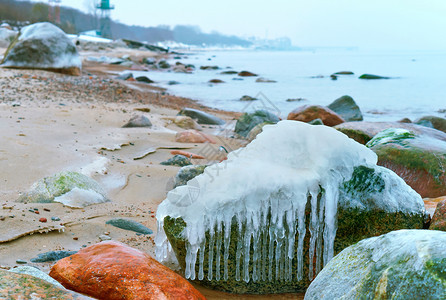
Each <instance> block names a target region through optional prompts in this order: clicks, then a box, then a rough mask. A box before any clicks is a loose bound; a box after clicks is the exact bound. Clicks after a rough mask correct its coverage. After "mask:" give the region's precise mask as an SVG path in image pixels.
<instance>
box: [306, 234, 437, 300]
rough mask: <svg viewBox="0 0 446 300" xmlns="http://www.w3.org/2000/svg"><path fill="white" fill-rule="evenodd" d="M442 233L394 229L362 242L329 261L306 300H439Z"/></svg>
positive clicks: (311, 287)
mask: <svg viewBox="0 0 446 300" xmlns="http://www.w3.org/2000/svg"><path fill="white" fill-rule="evenodd" d="M445 245H446V233H444V232H441V231H431V230H399V231H394V232H390V233H388V234H385V235H382V236H379V237H373V238H369V239H366V240H363V241H361V242H359V243H357V244H356V245H353V246H351V247H348V248H347V249H345V250H343V251H342V252H341V253H340V254H339V255H337V256H336V257H334V258H333V259H332V260H331V261H330V262H329V263H328V264H327V266H325V268H324V269H323V270H322V272H320V273H319V275H318V276H317V278H316V279H315V280H314V281H313V282H312V284H311V285H310V287H309V288H308V290H307V293H306V295H305V299H306V300H312V299H317V300H321V299H322V300H323V299H330V300H331V299H445V298H446V272H445V270H446V251H445V248H444V247H445Z"/></svg>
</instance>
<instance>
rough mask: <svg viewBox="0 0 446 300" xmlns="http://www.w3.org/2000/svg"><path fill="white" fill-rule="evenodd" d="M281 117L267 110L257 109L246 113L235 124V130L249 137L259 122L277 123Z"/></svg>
mask: <svg viewBox="0 0 446 300" xmlns="http://www.w3.org/2000/svg"><path fill="white" fill-rule="evenodd" d="M279 121H280V119H279V117H277V116H276V115H275V114H273V113H271V112H269V111H267V110H257V111H255V112H254V113H244V114H243V115H242V116H241V117H240V118H239V119H238V120H237V123H236V124H235V129H234V131H235V132H236V133H237V134H239V135H241V136H243V137H247V136H248V134H249V132H250V131H251V130H252V129H253V128H254V127H255V126H256V125H258V124H262V123H265V122H266V123H268V124H276V123H277V122H279Z"/></svg>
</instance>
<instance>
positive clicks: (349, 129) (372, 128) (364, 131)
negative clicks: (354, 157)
mask: <svg viewBox="0 0 446 300" xmlns="http://www.w3.org/2000/svg"><path fill="white" fill-rule="evenodd" d="M335 128H336V129H337V130H339V131H340V132H342V133H344V134H346V135H347V136H348V137H350V138H352V139H354V140H355V141H357V142H358V143H361V144H364V145H365V144H367V142H368V141H370V140H371V139H372V138H373V137H374V136H375V135H377V134H378V133H379V132H381V131H383V130H385V129H389V128H403V129H407V130H410V131H412V132H413V133H415V134H422V135H425V136H429V137H432V138H435V139H439V140H441V141H446V134H444V133H443V132H440V131H439V130H435V129H432V128H428V127H424V126H419V125H415V124H410V123H399V122H346V123H342V124H339V125H336V126H335Z"/></svg>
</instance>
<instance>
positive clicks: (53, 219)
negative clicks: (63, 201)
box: [51, 217, 60, 221]
mask: <svg viewBox="0 0 446 300" xmlns="http://www.w3.org/2000/svg"><path fill="white" fill-rule="evenodd" d="M51 221H60V218H59V217H51Z"/></svg>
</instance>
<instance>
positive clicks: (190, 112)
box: [178, 108, 225, 125]
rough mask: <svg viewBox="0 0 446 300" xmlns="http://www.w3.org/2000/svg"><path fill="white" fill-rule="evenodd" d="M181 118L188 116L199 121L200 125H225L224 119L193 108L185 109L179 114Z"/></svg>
mask: <svg viewBox="0 0 446 300" xmlns="http://www.w3.org/2000/svg"><path fill="white" fill-rule="evenodd" d="M178 115H179V116H188V117H191V118H192V119H194V120H197V122H198V124H207V125H223V124H225V121H223V120H222V119H220V118H218V117H216V116H213V115H211V114H208V113H205V112H204V111H200V110H198V109H193V108H183V109H182V110H181V111H180V112H179V113H178Z"/></svg>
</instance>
